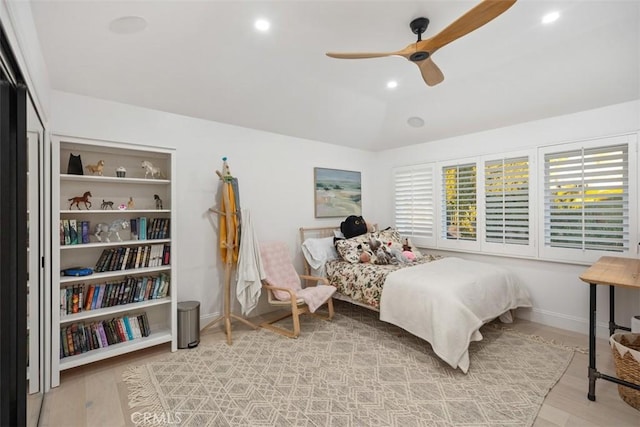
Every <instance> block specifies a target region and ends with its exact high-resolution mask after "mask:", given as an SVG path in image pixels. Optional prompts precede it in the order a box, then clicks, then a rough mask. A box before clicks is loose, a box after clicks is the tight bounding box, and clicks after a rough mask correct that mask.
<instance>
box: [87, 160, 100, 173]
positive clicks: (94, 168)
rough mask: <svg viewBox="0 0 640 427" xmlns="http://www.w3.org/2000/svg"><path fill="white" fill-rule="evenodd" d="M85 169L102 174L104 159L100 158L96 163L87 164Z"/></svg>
mask: <svg viewBox="0 0 640 427" xmlns="http://www.w3.org/2000/svg"><path fill="white" fill-rule="evenodd" d="M85 169H88V170H89V172H91V173H92V174H94V175H95V174H98V175H100V176H102V170H103V169H104V160H98V163H96V164H95V165H87V166H85Z"/></svg>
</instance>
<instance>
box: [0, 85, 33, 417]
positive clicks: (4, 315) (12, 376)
mask: <svg viewBox="0 0 640 427" xmlns="http://www.w3.org/2000/svg"><path fill="white" fill-rule="evenodd" d="M2 77H3V78H4V79H3V81H1V82H0V200H1V205H0V232H1V233H2V235H1V238H0V259H1V260H2V262H0V336H2V339H1V340H0V354H1V355H2V357H1V358H0V384H2V387H0V425H25V424H26V399H25V396H26V393H27V390H26V384H27V382H26V379H25V373H26V370H27V345H26V344H27V338H26V336H27V334H26V331H27V310H26V308H27V303H26V302H27V269H28V266H27V227H26V224H27V203H26V194H27V142H26V135H27V130H26V89H25V88H24V87H23V86H21V85H19V84H14V83H12V82H10V81H9V80H8V79H7V78H6V75H3V76H2ZM16 373H20V375H16Z"/></svg>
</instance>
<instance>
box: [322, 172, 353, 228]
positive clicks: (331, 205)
mask: <svg viewBox="0 0 640 427" xmlns="http://www.w3.org/2000/svg"><path fill="white" fill-rule="evenodd" d="M313 173H314V184H315V187H314V188H315V210H316V212H315V214H316V218H332V217H347V216H349V215H362V203H361V199H362V188H361V182H360V172H354V171H345V170H339V169H325V168H314V171H313Z"/></svg>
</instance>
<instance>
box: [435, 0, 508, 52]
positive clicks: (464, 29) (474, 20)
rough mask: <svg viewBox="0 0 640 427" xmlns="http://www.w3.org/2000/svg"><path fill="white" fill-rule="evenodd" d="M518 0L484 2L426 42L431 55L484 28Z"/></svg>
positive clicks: (485, 0) (486, 0) (487, 0)
mask: <svg viewBox="0 0 640 427" xmlns="http://www.w3.org/2000/svg"><path fill="white" fill-rule="evenodd" d="M515 2H516V0H484V1H483V2H482V3H480V4H478V5H477V6H475V7H474V8H472V9H470V10H469V11H468V12H467V13H465V14H464V15H462V16H461V17H460V18H458V19H456V20H455V21H453V22H452V23H451V24H450V25H449V26H448V27H446V28H445V29H444V30H442V31H440V32H439V33H438V34H436V35H435V36H433V37H431V38H430V39H428V40H425V42H428V43H425V44H428V48H427V49H426V50H429V51H430V52H431V53H433V52H435V51H436V50H437V49H440V48H441V47H442V46H445V45H447V44H449V43H451V42H452V41H454V40H456V39H459V38H460V37H462V36H464V35H466V34H469V33H470V32H472V31H473V30H476V29H478V28H480V27H482V26H483V25H484V24H486V23H487V22H489V21H491V20H492V19H494V18H497V17H498V16H499V15H501V14H502V13H503V12H505V11H506V10H507V9H509V8H510V7H511V6H513V4H514V3H515ZM425 47H426V46H425Z"/></svg>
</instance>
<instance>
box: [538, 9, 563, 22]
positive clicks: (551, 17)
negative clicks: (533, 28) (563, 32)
mask: <svg viewBox="0 0 640 427" xmlns="http://www.w3.org/2000/svg"><path fill="white" fill-rule="evenodd" d="M558 18H560V12H557V11H554V12H550V13H547V14H546V15H544V16H543V17H542V23H543V24H551V23H552V22H555V21H557V20H558Z"/></svg>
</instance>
